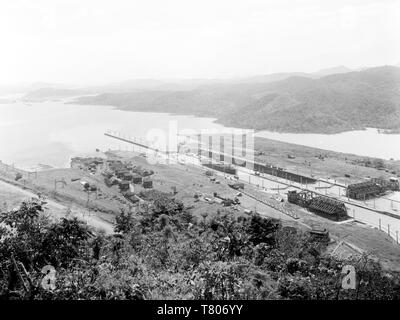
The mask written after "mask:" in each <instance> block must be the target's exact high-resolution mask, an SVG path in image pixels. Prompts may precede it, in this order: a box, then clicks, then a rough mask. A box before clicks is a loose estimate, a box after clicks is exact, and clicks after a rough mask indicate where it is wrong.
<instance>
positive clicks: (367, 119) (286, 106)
mask: <svg viewBox="0 0 400 320" xmlns="http://www.w3.org/2000/svg"><path fill="white" fill-rule="evenodd" d="M62 90H63V91H61V90H60V94H61V93H62V94H64V95H69V96H76V95H79V94H76V93H77V92H78V91H79V90H80V91H81V93H80V94H82V92H84V93H85V94H88V93H91V94H94V93H96V92H103V93H100V94H96V95H92V96H83V97H80V98H78V99H77V100H76V102H77V103H80V104H96V105H113V106H116V107H117V108H119V109H123V110H130V111H149V112H169V113H179V114H193V115H197V116H207V117H215V118H217V121H218V122H220V123H222V124H224V125H228V126H235V127H242V128H253V129H258V130H270V131H278V132H296V133H299V132H304V133H337V132H342V131H348V130H355V129H364V128H366V127H376V128H382V129H388V130H398V129H399V128H400V68H399V67H395V66H383V67H375V68H368V69H362V70H361V71H350V72H349V69H348V68H346V67H343V66H340V67H335V68H330V69H324V70H320V71H318V72H316V73H312V74H307V73H279V74H271V75H264V76H256V77H250V78H244V79H238V80H209V81H207V80H192V81H189V82H185V81H181V82H164V81H150V80H147V81H140V80H135V81H130V82H129V81H128V82H125V83H120V84H114V85H108V86H103V87H97V88H95V87H91V88H81V89H79V90H77V89H74V90H72V91H68V90H67V91H66V90H65V89H62ZM52 94H53V95H52V97H54V91H53V92H52ZM33 95H35V97H36V98H37V97H38V96H42V98H43V97H46V93H45V92H43V90H42V91H34V92H31V93H29V94H28V95H27V96H26V98H32V96H33ZM47 95H48V93H47Z"/></svg>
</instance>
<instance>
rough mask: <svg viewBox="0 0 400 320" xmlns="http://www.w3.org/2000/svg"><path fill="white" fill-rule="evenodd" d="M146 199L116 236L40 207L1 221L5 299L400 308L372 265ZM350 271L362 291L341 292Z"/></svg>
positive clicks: (277, 229) (266, 229)
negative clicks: (355, 302)
mask: <svg viewBox="0 0 400 320" xmlns="http://www.w3.org/2000/svg"><path fill="white" fill-rule="evenodd" d="M144 196H145V197H147V198H149V199H151V200H152V201H153V206H152V207H151V209H150V210H147V211H142V212H139V213H138V214H135V213H131V212H126V211H122V212H121V214H119V215H118V216H116V219H115V221H116V225H115V232H116V233H115V234H114V235H104V234H101V233H98V232H96V230H93V229H90V228H89V227H88V226H87V225H86V224H85V223H83V222H81V221H79V220H78V219H77V218H62V219H61V220H58V221H53V220H51V219H50V218H49V217H47V216H44V215H43V212H42V209H43V203H42V202H40V201H38V200H33V201H31V202H27V203H22V205H21V207H20V208H18V209H15V210H12V211H9V212H2V213H1V214H0V223H1V228H0V236H1V241H0V256H1V259H0V270H1V274H2V277H0V298H1V299H30V300H33V299H40V300H41V299H52V300H53V299H56V300H64V299H65V300H70V299H105V300H117V299H128V300H139V299H140V300H141V299H162V300H165V299H177V300H179V299H207V300H220V299H224V300H231V299H273V300H275V299H317V300H331V299H332V300H339V299H340V300H342V299H346V300H347V299H399V298H400V297H399V290H398V289H399V279H400V278H399V275H398V274H397V273H393V272H386V271H384V270H383V269H382V268H381V266H380V265H379V263H378V262H374V261H373V260H371V259H370V258H369V257H367V256H362V257H354V258H351V257H350V258H347V259H338V258H337V257H335V256H333V255H331V254H329V253H328V252H327V251H326V244H325V242H320V241H317V240H316V239H313V238H311V237H310V236H308V235H307V234H306V233H304V232H302V231H300V230H298V229H296V228H293V227H282V225H281V222H280V221H279V220H276V219H272V218H268V219H263V218H261V217H260V216H257V215H253V216H248V217H244V216H241V217H237V216H234V215H233V214H232V213H231V212H216V213H215V214H214V216H212V217H211V215H210V213H205V214H204V215H202V219H198V218H196V217H194V216H193V215H192V214H191V213H190V211H189V210H188V208H185V207H184V206H183V205H182V203H181V202H179V201H177V200H174V199H173V198H171V197H170V196H169V195H167V194H163V193H154V192H150V193H147V194H145V195H144ZM345 265H352V266H353V267H354V268H355V271H356V274H357V284H356V285H357V290H354V289H352V290H349V289H348V288H344V287H343V285H342V283H343V275H342V270H343V266H345ZM44 270H47V271H49V273H48V274H46V271H44ZM43 274H46V275H43Z"/></svg>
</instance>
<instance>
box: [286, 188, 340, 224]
mask: <svg viewBox="0 0 400 320" xmlns="http://www.w3.org/2000/svg"><path fill="white" fill-rule="evenodd" d="M288 201H289V202H290V203H294V204H297V205H299V206H301V207H304V208H307V209H308V210H310V211H311V212H314V213H316V214H318V215H320V216H323V217H325V218H329V219H333V220H336V221H339V220H343V219H346V218H347V208H346V206H345V204H344V203H343V202H341V201H338V200H335V199H331V198H328V197H324V196H315V194H314V193H312V192H309V191H301V192H297V191H296V190H291V191H289V192H288Z"/></svg>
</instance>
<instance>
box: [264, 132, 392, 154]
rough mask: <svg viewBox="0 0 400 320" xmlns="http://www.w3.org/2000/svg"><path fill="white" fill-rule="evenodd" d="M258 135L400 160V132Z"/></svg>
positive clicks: (265, 133) (267, 133)
mask: <svg viewBox="0 0 400 320" xmlns="http://www.w3.org/2000/svg"><path fill="white" fill-rule="evenodd" d="M256 135H257V136H260V137H264V138H268V139H273V140H279V141H283V142H289V143H294V144H300V145H303V146H308V147H315V148H320V149H325V150H332V151H339V152H345V153H352V154H357V155H361V156H369V157H376V158H382V159H386V160H389V159H391V158H393V159H394V160H400V134H384V133H379V132H378V130H377V129H372V128H368V129H366V130H357V131H349V132H343V133H338V134H294V133H277V132H268V131H261V132H258V133H257V134H256Z"/></svg>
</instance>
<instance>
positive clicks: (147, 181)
mask: <svg viewBox="0 0 400 320" xmlns="http://www.w3.org/2000/svg"><path fill="white" fill-rule="evenodd" d="M142 186H143V188H146V189H149V188H153V181H152V180H150V179H143V182H142Z"/></svg>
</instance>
